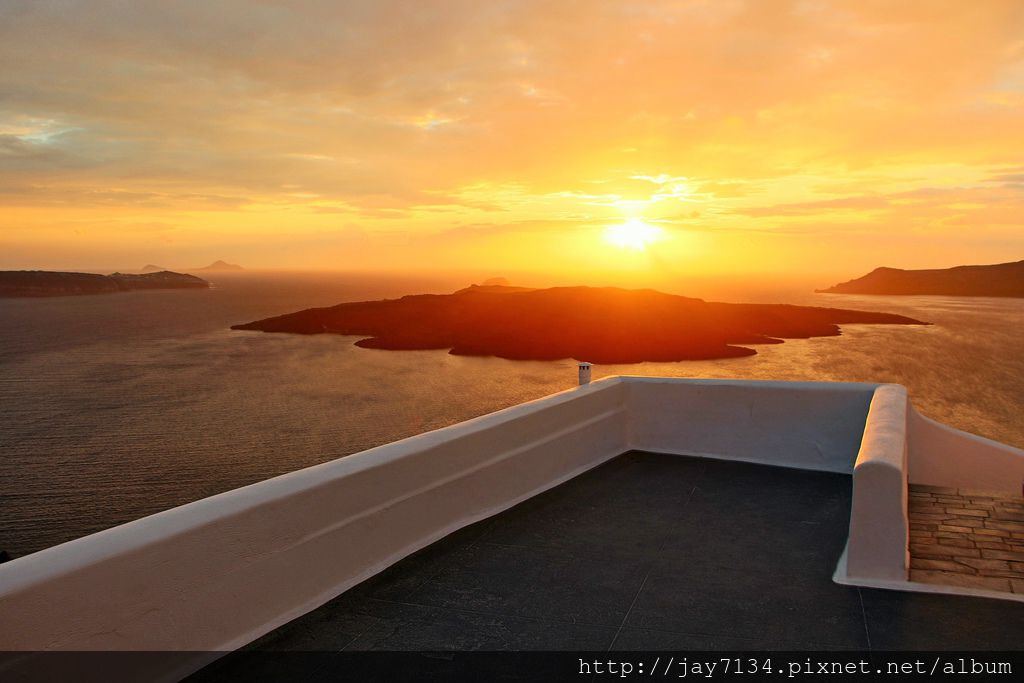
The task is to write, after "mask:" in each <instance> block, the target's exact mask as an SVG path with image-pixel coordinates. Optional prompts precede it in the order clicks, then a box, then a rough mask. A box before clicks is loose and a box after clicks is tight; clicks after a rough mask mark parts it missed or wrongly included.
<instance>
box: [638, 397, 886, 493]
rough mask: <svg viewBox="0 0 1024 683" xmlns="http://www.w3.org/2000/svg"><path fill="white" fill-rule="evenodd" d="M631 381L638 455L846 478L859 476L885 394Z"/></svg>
mask: <svg viewBox="0 0 1024 683" xmlns="http://www.w3.org/2000/svg"><path fill="white" fill-rule="evenodd" d="M627 379H628V390H629V393H628V396H629V408H630V410H629V412H630V422H629V442H630V445H631V446H632V447H633V448H635V449H638V450H649V451H656V452H659V453H677V454H685V455H706V456H710V457H716V458H728V459H731V460H744V461H748V462H760V463H766V464H770V465H779V466H784V467H796V468H801V469H809V470H824V471H827V472H842V473H850V472H852V471H853V465H854V462H855V461H856V459H857V452H858V449H859V448H860V441H861V436H862V434H863V432H864V420H865V418H866V416H867V412H868V405H869V404H870V403H871V396H872V392H873V391H874V389H875V387H876V386H877V385H875V384H859V383H841V382H772V381H748V380H700V379H693V380H680V379H668V378H662V377H629V378H627Z"/></svg>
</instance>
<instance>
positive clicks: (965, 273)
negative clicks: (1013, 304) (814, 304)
mask: <svg viewBox="0 0 1024 683" xmlns="http://www.w3.org/2000/svg"><path fill="white" fill-rule="evenodd" d="M817 291H818V292H825V293H829V294H903V295H909V294H941V295H946V296H1012V297H1024V261H1015V262H1013V263H997V264H995V265H990V266H956V267H955V268H944V269H935V270H900V269H899V268H876V269H875V270H873V271H871V272H870V273H868V274H867V275H865V276H863V277H859V278H857V279H856V280H850V281H849V282H843V283H841V284H838V285H834V286H832V287H829V288H828V289H819V290H817Z"/></svg>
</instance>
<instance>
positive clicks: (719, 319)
mask: <svg viewBox="0 0 1024 683" xmlns="http://www.w3.org/2000/svg"><path fill="white" fill-rule="evenodd" d="M844 323H876V324H890V325H927V324H928V323H924V322H921V321H919V320H914V319H912V318H907V317H904V316H900V315H894V314H890V313H871V312H867V311H850V310H842V309H836V308H813V307H808V306H791V305H786V304H728V303H712V302H706V301H703V300H702V299H691V298H688V297H683V296H676V295H672V294H663V293H661V292H656V291H654V290H651V289H641V290H627V289H619V288H613V287H606V288H596V287H555V288H551V289H526V288H515V287H504V286H496V285H495V286H477V285H474V286H472V287H468V288H466V289H462V290H459V291H457V292H455V293H453V294H442V295H437V294H421V295H411V296H405V297H402V298H400V299H388V300H383V301H363V302H356V303H345V304H340V305H337V306H331V307H328V308H310V309H306V310H304V311H299V312H297V313H291V314H288V315H282V316H277V317H274V318H267V319H265V320H258V321H256V322H251V323H247V324H244V325H235V326H233V327H232V329H235V330H259V331H263V332H291V333H297V334H322V333H333V334H344V335H358V336H363V337H366V338H365V339H361V340H359V341H358V342H356V345H357V346H361V347H364V348H371V349H391V350H413V349H450V351H449V352H450V353H452V354H455V355H466V356H497V357H499V358H507V359H513V360H558V359H562V358H576V359H579V360H587V361H591V362H595V363H605V364H611V363H639V362H643V361H680V360H701V359H712V358H733V357H738V356H750V355H754V354H755V353H756V351H754V350H753V349H750V348H746V347H745V346H738V345H751V344H781V343H782V340H783V339H806V338H809V337H825V336H836V335H838V334H840V331H839V325H841V324H844Z"/></svg>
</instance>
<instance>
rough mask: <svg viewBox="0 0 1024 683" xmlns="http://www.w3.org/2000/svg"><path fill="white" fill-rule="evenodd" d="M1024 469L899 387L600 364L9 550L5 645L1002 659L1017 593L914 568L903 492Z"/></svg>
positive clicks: (1019, 623)
mask: <svg viewBox="0 0 1024 683" xmlns="http://www.w3.org/2000/svg"><path fill="white" fill-rule="evenodd" d="M1022 475H1024V453H1022V452H1021V451H1020V450H1018V449H1014V448H1010V447H1008V446H1004V445H1002V444H997V443H995V442H991V441H988V440H985V439H980V438H979V437H974V436H971V435H968V434H965V433H963V432H957V431H955V430H951V429H949V428H947V427H944V426H942V425H938V424H936V423H934V422H931V421H930V420H927V419H926V418H923V417H922V416H920V415H919V414H917V413H916V411H914V410H913V407H912V406H911V405H910V404H909V402H908V401H907V398H906V393H905V391H904V390H903V389H902V388H901V387H898V386H895V385H870V384H837V383H790V382H749V381H713V380H666V379H657V378H612V379H606V380H602V381H599V382H595V383H594V384H591V385H588V386H584V387H580V388H578V389H574V390H571V391H568V392H563V393H562V394H557V395H555V396H551V397H548V398H545V399H541V400H539V401H535V402H532V403H528V404H524V405H521V406H516V407H513V408H510V409H507V410H504V411H500V412H498V413H495V414H492V415H487V416H483V417H481V418H477V419H475V420H471V421H469V422H466V423H461V424H459V425H454V426H452V427H449V428H446V429H442V430H438V431H436V432H431V433H428V434H424V435H421V436H418V437H413V438H412V439H407V440H404V441H401V442H397V443H394V444H388V445H386V446H382V447H380V448H377V449H373V450H370V451H366V452H364V453H360V454H356V455H353V456H348V457H345V458H340V459H338V460H336V461H333V462H330V463H326V464H324V465H320V466H317V467H313V468H309V469H307V470H302V471H299V472H294V473H291V474H289V475H285V476H283V477H278V478H276V479H273V480H269V481H266V482H261V483H259V484H255V485H253V486H249V487H246V488H243V489H239V490H237V491H231V492H228V493H225V494H221V495H219V496H215V497H213V498H210V499H206V500H204V501H198V502H196V503H193V504H190V505H187V506H184V507H182V508H177V509H175V510H170V511H167V512H165V513H161V514H158V515H154V516H153V517H150V518H146V519H143V520H138V521H136V522H133V523H131V524H128V525H125V526H123V527H118V528H115V529H111V530H108V531H105V532H101V533H100V534H96V535H94V536H91V537H87V538H85V539H80V540H78V541H73V542H71V543H68V544H64V545H63V546H58V547H56V548H51V549H49V550H46V551H43V552H41V553H37V554H35V555H30V556H28V557H25V558H21V559H18V560H15V561H14V562H11V563H9V564H8V565H5V566H4V567H0V608H2V609H3V610H4V614H5V617H6V616H7V615H12V616H13V617H14V618H5V619H4V620H3V621H2V622H0V623H2V626H0V641H2V642H4V643H5V644H6V645H7V648H8V649H23V650H40V649H56V650H76V649H77V650H83V649H85V650H88V649H96V650H104V649H106V650H163V651H175V652H178V653H181V655H180V656H179V657H177V658H176V659H175V658H168V660H167V661H164V662H162V663H161V664H160V667H161V668H160V670H158V671H157V670H154V671H150V672H147V675H150V677H154V678H161V679H164V680H177V679H180V678H182V677H184V676H186V675H188V674H190V673H192V672H194V671H196V670H197V669H198V668H200V667H201V666H203V665H204V664H208V663H209V662H210V661H211V658H212V656H213V655H211V651H221V652H223V651H230V650H236V649H239V648H248V649H250V650H251V649H256V650H311V649H315V650H343V649H348V650H374V649H384V650H434V649H440V650H474V649H487V650H499V649H510V650H545V649H573V650H576V649H579V650H606V649H612V650H628V649H661V648H665V649H677V648H685V649H689V650H693V649H744V650H749V649H800V650H804V649H829V650H832V649H857V650H870V649H880V650H885V649H971V648H979V649H999V648H1005V649H1014V648H1016V647H1019V633H1020V632H1021V630H1022V627H1024V605H1021V599H1022V598H1024V595H1021V594H1020V593H1019V592H1017V593H1015V592H1013V591H1014V590H1018V589H1019V587H1018V585H1017V584H1015V583H1013V582H1012V579H1011V578H1010V577H996V578H1005V580H1006V583H1005V584H1000V586H999V587H995V586H993V585H984V582H975V583H974V584H973V585H968V584H969V583H970V582H964V581H957V580H952V581H949V582H944V583H942V584H936V583H931V582H927V581H923V580H918V579H916V578H915V576H914V571H915V570H916V568H915V567H914V564H913V563H914V562H915V559H914V558H913V557H912V556H911V554H910V550H911V549H912V548H916V547H917V546H919V545H922V543H920V542H919V541H918V540H917V539H919V538H920V535H919V534H920V532H922V531H934V532H939V531H940V530H939V529H938V526H937V523H936V528H935V529H933V530H932V529H922V528H915V526H916V525H918V524H920V523H922V522H921V520H920V519H917V518H915V517H914V515H916V514H921V513H920V512H919V511H917V510H916V509H915V508H912V509H911V510H910V511H909V512H908V507H907V504H908V500H913V499H917V500H921V496H920V495H919V494H920V493H921V492H922V490H921V489H918V488H916V487H919V486H931V487H951V488H957V489H980V490H985V491H991V492H994V493H996V494H997V495H998V496H1000V497H1001V500H1003V501H1008V502H1006V505H1003V504H1002V503H1000V505H1001V507H999V512H998V514H999V515H1002V516H1004V517H1005V515H1006V514H1010V515H1013V514H1014V512H1013V511H1014V510H1015V509H1016V508H1014V507H1012V506H1013V505H1016V504H1017V503H1019V501H1020V498H1019V492H1018V487H1019V484H1020V481H1021V478H1022ZM936 502H941V503H945V501H936ZM919 504H920V503H917V504H916V505H919ZM951 505H952V503H951ZM1007 505H1008V506H1009V507H1007ZM996 507H997V506H996V505H995V504H994V503H993V508H992V511H993V517H994V516H995V511H996ZM968 509H969V508H968ZM924 514H939V513H936V512H933V513H924ZM943 514H946V513H945V512H943ZM948 514H953V513H948ZM968 516H970V515H968ZM995 521H996V522H997V523H998V524H1001V525H1003V526H1004V528H1003V529H1002V531H1004V532H1005V533H1006V534H1007V535H1003V536H1000V538H1002V539H1004V540H1003V541H1000V542H1001V543H1004V544H1005V545H1006V546H1007V547H1011V546H1014V545H1016V544H1015V543H1014V541H1015V539H1017V538H1019V537H1017V536H1015V534H1016V531H1015V529H1016V527H1015V526H1014V524H1018V523H1019V522H1016V521H1015V520H1013V519H996V520H995ZM981 524H982V528H983V527H984V522H982V523H981ZM1007 525H1008V526H1007ZM1022 531H1024V529H1022ZM912 532H913V534H912ZM954 533H963V532H954ZM932 540H933V541H934V544H935V545H936V546H940V545H948V544H946V543H944V542H943V537H941V536H935V537H934V539H932ZM955 540H962V539H955ZM971 542H972V543H975V544H976V542H975V541H971ZM955 545H956V544H954V546H955ZM954 546H949V547H954ZM974 550H976V551H977V553H978V557H979V558H980V557H981V553H982V551H983V550H986V549H985V548H981V547H978V546H977V545H975V546H974ZM988 550H991V549H988ZM955 552H956V551H954V553H955ZM969 554H972V555H973V553H969ZM1007 563H1009V560H1007ZM964 566H965V567H970V565H969V564H967V565H964ZM1007 566H1008V567H1009V566H1010V565H1009V564H1007ZM974 569H976V570H978V571H980V569H981V568H980V567H976V568H974ZM972 571H973V570H972ZM948 573H950V574H958V575H960V574H962V575H966V574H967V573H969V572H968V571H967V570H965V571H964V572H959V573H958V572H948ZM975 573H976V572H975ZM928 578H929V579H934V578H935V577H934V576H931V575H929V577H928ZM881 589H897V590H881ZM1007 589H1008V590H1007ZM956 594H959V595H956ZM993 598H997V599H993ZM41 645H43V646H45V647H40V646H41ZM189 651H191V655H189ZM244 666H245V660H244V658H238V657H232V656H228V657H225V658H224V659H222V660H221V661H219V662H216V663H214V664H212V665H211V666H209V667H208V668H207V669H205V670H203V671H200V672H199V673H198V674H197V679H198V680H203V678H204V677H211V676H212V677H215V676H219V675H224V674H234V673H238V669H239V667H244Z"/></svg>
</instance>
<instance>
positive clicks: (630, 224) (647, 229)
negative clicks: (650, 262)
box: [604, 218, 664, 251]
mask: <svg viewBox="0 0 1024 683" xmlns="http://www.w3.org/2000/svg"><path fill="white" fill-rule="evenodd" d="M663 235H664V233H663V231H662V229H661V228H659V227H656V226H654V225H650V224H648V223H644V222H643V221H642V220H640V219H639V218H631V219H629V220H628V221H626V222H625V223H620V224H618V225H612V226H609V227H608V229H607V230H606V231H605V234H604V238H605V240H607V241H608V242H609V243H610V244H614V245H615V246H617V247H621V248H623V249H637V250H639V251H643V250H644V249H646V248H647V245H649V244H651V243H653V242H657V241H658V240H660V239H661V238H662V237H663Z"/></svg>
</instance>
